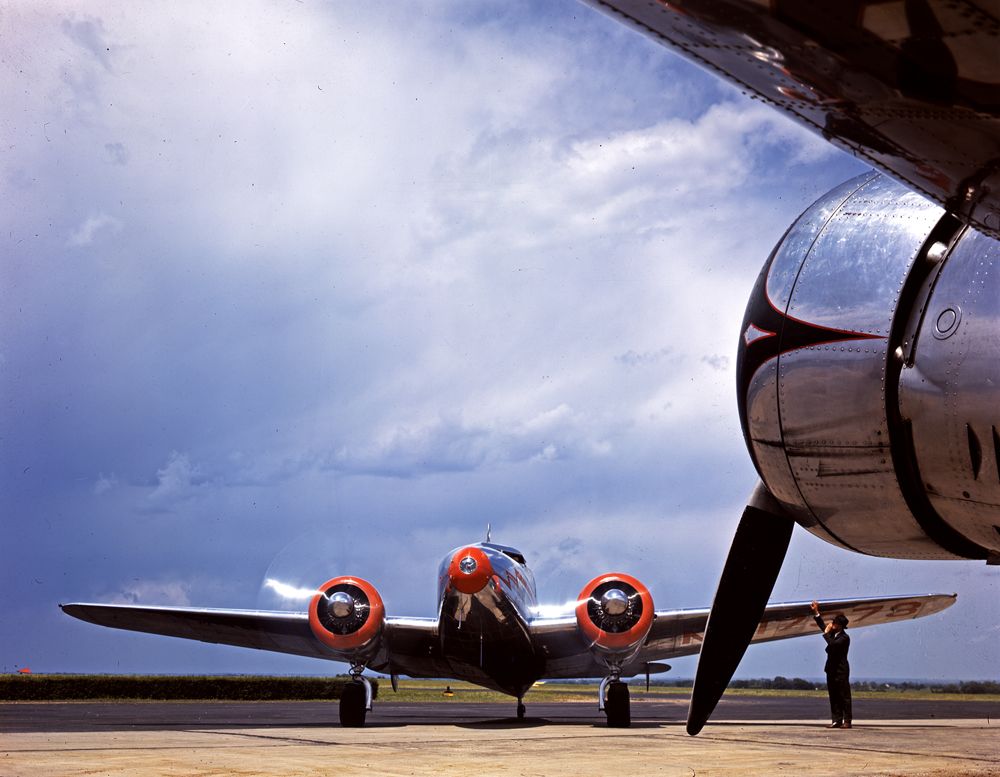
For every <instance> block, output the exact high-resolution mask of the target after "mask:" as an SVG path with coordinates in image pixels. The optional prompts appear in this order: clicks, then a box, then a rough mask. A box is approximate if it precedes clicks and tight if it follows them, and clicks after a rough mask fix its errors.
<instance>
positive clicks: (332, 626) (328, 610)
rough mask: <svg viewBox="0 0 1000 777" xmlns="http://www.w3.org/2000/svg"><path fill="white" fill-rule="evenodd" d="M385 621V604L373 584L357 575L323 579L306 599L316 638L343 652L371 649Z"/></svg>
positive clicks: (311, 625) (354, 652)
mask: <svg viewBox="0 0 1000 777" xmlns="http://www.w3.org/2000/svg"><path fill="white" fill-rule="evenodd" d="M384 623H385V605H384V604H383V602H382V597H381V596H379V593H378V591H377V590H375V586H373V585H372V584H371V583H369V582H368V581H367V580H362V579H361V578H360V577H335V578H333V579H332V580H327V581H326V582H325V583H324V584H323V585H322V586H320V588H319V592H318V593H317V594H316V595H315V596H313V598H312V599H311V600H310V602H309V627H310V628H311V629H312V633H313V634H314V635H315V637H316V639H318V640H319V641H320V642H322V643H323V644H324V645H326V646H327V647H328V648H330V649H331V650H335V651H337V652H338V653H345V654H364V653H367V652H371V651H374V649H375V648H377V646H378V639H379V637H380V636H381V634H382V626H383V625H384Z"/></svg>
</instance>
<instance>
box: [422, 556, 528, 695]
mask: <svg viewBox="0 0 1000 777" xmlns="http://www.w3.org/2000/svg"><path fill="white" fill-rule="evenodd" d="M465 547H468V546H465ZM472 547H475V548H477V549H479V550H481V551H482V552H483V553H484V554H486V557H487V558H488V559H489V563H490V566H491V568H492V571H493V574H492V576H491V578H490V580H489V582H488V583H487V584H486V586H485V587H484V588H483V589H482V590H480V591H478V592H476V593H472V594H467V593H462V592H461V591H459V590H457V589H456V588H455V587H454V586H452V585H451V584H450V580H449V574H448V568H449V565H450V564H451V562H452V558H453V557H454V555H455V554H456V553H460V552H463V550H464V548H459V549H457V550H455V551H452V552H451V553H449V554H448V555H447V556H445V558H444V560H443V561H442V562H441V566H440V568H439V570H438V634H439V637H440V654H441V657H442V659H443V661H444V663H445V664H446V665H447V667H448V670H449V671H448V676H450V677H455V678H457V679H461V680H468V681H470V682H474V683H477V684H479V685H482V686H485V687H487V688H493V689H496V690H498V691H502V692H503V693H509V694H511V695H513V696H517V697H518V698H520V697H521V696H523V695H524V693H525V691H527V690H528V688H530V687H531V686H532V684H533V683H534V682H535V681H537V680H538V679H539V678H540V677H541V676H542V675H543V673H544V671H545V659H544V656H543V655H542V654H541V652H540V651H539V649H538V648H537V646H536V645H535V643H534V640H533V639H532V636H531V632H530V630H529V628H528V622H529V620H530V619H531V616H532V614H533V612H534V610H535V608H536V607H537V606H538V600H537V597H536V593H535V578H534V575H533V574H532V573H531V570H530V569H528V567H527V565H526V564H524V563H522V562H523V557H521V556H520V554H519V553H518V552H517V551H516V550H515V549H513V548H506V547H505V546H502V545H494V544H492V543H478V544H476V545H474V546H472Z"/></svg>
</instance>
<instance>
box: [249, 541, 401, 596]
mask: <svg viewBox="0 0 1000 777" xmlns="http://www.w3.org/2000/svg"><path fill="white" fill-rule="evenodd" d="M376 554H377V551H376V550H375V548H374V547H373V545H372V544H365V543H360V542H358V541H356V540H353V539H352V538H350V537H343V536H341V534H340V533H338V532H336V531H318V530H317V531H307V532H303V533H301V534H298V535H296V536H295V537H293V538H292V540H291V541H289V542H288V544H286V545H285V546H284V547H283V548H282V549H281V550H280V551H278V553H277V554H275V556H274V558H273V559H272V560H271V563H270V565H269V566H268V568H267V571H266V572H265V573H264V576H263V580H262V581H261V585H260V590H259V591H258V594H257V607H258V609H261V610H284V611H291V612H305V611H306V609H307V608H308V606H309V602H310V600H311V599H312V598H313V596H315V595H316V594H317V593H322V592H321V591H320V587H321V586H322V584H323V581H324V580H329V579H330V578H332V577H334V576H336V575H356V576H359V577H362V578H364V579H366V580H373V579H374V580H375V581H380V580H382V579H384V578H385V577H386V575H387V573H388V571H389V570H388V569H387V566H388V563H387V562H383V563H381V564H380V563H379V559H378V558H376Z"/></svg>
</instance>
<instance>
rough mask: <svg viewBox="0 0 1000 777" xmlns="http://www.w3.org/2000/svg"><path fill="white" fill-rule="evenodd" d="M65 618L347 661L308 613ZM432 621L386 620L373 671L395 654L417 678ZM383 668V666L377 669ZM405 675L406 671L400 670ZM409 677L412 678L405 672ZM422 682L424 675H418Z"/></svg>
mask: <svg viewBox="0 0 1000 777" xmlns="http://www.w3.org/2000/svg"><path fill="white" fill-rule="evenodd" d="M59 606H60V607H61V608H62V610H63V612H65V613H66V614H67V615H72V616H73V617H74V618H79V619H80V620H82V621H87V622H88V623H95V624H97V625H98V626H109V627H110V628H113V629H126V630H128V631H141V632H145V633H147V634H161V635H163V636H167V637H180V638H181V639H196V640H199V641H201V642H213V643H216V644H220V645H234V646H236V647H245V648H254V649H256V650H270V651H273V652H275V653H290V654H292V655H297V656H308V657H310V658H323V659H326V660H328V661H343V660H345V658H344V657H343V656H341V655H339V654H337V653H336V652H334V651H332V650H330V648H328V647H326V646H325V645H323V644H322V643H321V642H320V641H319V640H317V639H316V637H314V636H313V633H312V630H311V629H310V628H309V616H308V615H307V614H306V613H304V612H277V611H270V610H229V609H215V608H208V607H139V606H133V605H122V604H61V605H59ZM436 637H437V620H436V619H434V618H386V620H385V631H384V633H383V643H384V649H383V650H380V651H379V654H378V655H377V656H376V657H375V658H374V659H373V660H372V662H371V664H372V666H373V668H381V667H382V666H385V667H386V668H387V669H388V668H391V667H393V666H394V665H395V663H396V662H395V661H394V658H395V655H394V650H399V651H400V652H401V658H403V659H404V660H405V659H406V658H407V657H408V656H413V657H414V658H413V660H412V662H411V663H412V664H413V667H412V668H413V669H414V671H415V672H417V671H419V670H420V669H421V668H422V667H423V664H422V663H421V662H420V661H419V660H417V659H418V658H421V657H423V656H429V655H430V650H429V646H433V645H434V644H436V642H437V639H436ZM376 663H377V664H379V666H375V665H376ZM400 671H401V672H402V670H400ZM405 673H406V674H410V672H408V671H407V672H405ZM418 676H422V675H418Z"/></svg>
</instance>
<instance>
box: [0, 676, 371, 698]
mask: <svg viewBox="0 0 1000 777" xmlns="http://www.w3.org/2000/svg"><path fill="white" fill-rule="evenodd" d="M348 682H350V678H348V677H342V676H341V677H259V676H253V675H230V676H219V677H199V676H193V677H185V676H173V675H65V674H64V675H50V674H25V675H21V674H8V675H4V674H0V700H5V701H45V700H62V699H226V700H235V701H239V700H244V701H257V700H263V699H299V700H302V699H339V698H340V691H341V690H342V689H343V687H344V685H345V684H346V683H348ZM371 683H372V691H373V694H374V695H376V696H377V695H378V680H376V679H374V678H373V679H372V680H371Z"/></svg>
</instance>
